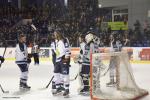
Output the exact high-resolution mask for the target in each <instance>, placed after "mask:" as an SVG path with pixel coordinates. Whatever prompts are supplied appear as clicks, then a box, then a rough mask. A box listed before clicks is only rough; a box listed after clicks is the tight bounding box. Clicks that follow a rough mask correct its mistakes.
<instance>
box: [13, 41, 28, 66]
mask: <svg viewBox="0 0 150 100" xmlns="http://www.w3.org/2000/svg"><path fill="white" fill-rule="evenodd" d="M15 53H16V54H15V58H16V63H17V64H27V57H28V52H27V46H26V44H25V43H23V44H22V43H18V44H17V45H16V51H15Z"/></svg>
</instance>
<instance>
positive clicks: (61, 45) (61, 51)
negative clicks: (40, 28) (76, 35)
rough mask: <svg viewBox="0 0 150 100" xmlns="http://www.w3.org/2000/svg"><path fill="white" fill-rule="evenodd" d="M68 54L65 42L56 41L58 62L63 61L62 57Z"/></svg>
mask: <svg viewBox="0 0 150 100" xmlns="http://www.w3.org/2000/svg"><path fill="white" fill-rule="evenodd" d="M65 54H66V48H65V45H64V42H63V40H59V41H56V62H59V61H61V60H62V57H63V56H64V55H65Z"/></svg>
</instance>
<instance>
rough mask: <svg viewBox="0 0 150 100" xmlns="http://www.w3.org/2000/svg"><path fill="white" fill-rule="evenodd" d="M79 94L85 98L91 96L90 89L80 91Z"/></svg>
mask: <svg viewBox="0 0 150 100" xmlns="http://www.w3.org/2000/svg"><path fill="white" fill-rule="evenodd" d="M79 94H80V95H84V96H89V95H90V91H89V88H83V89H82V90H80V92H79Z"/></svg>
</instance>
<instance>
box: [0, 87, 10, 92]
mask: <svg viewBox="0 0 150 100" xmlns="http://www.w3.org/2000/svg"><path fill="white" fill-rule="evenodd" d="M0 88H1V90H2V92H3V93H9V91H4V89H3V88H2V86H1V85H0Z"/></svg>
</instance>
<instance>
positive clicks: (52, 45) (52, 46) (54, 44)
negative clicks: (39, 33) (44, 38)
mask: <svg viewBox="0 0 150 100" xmlns="http://www.w3.org/2000/svg"><path fill="white" fill-rule="evenodd" d="M51 50H53V51H56V43H55V42H51Z"/></svg>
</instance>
